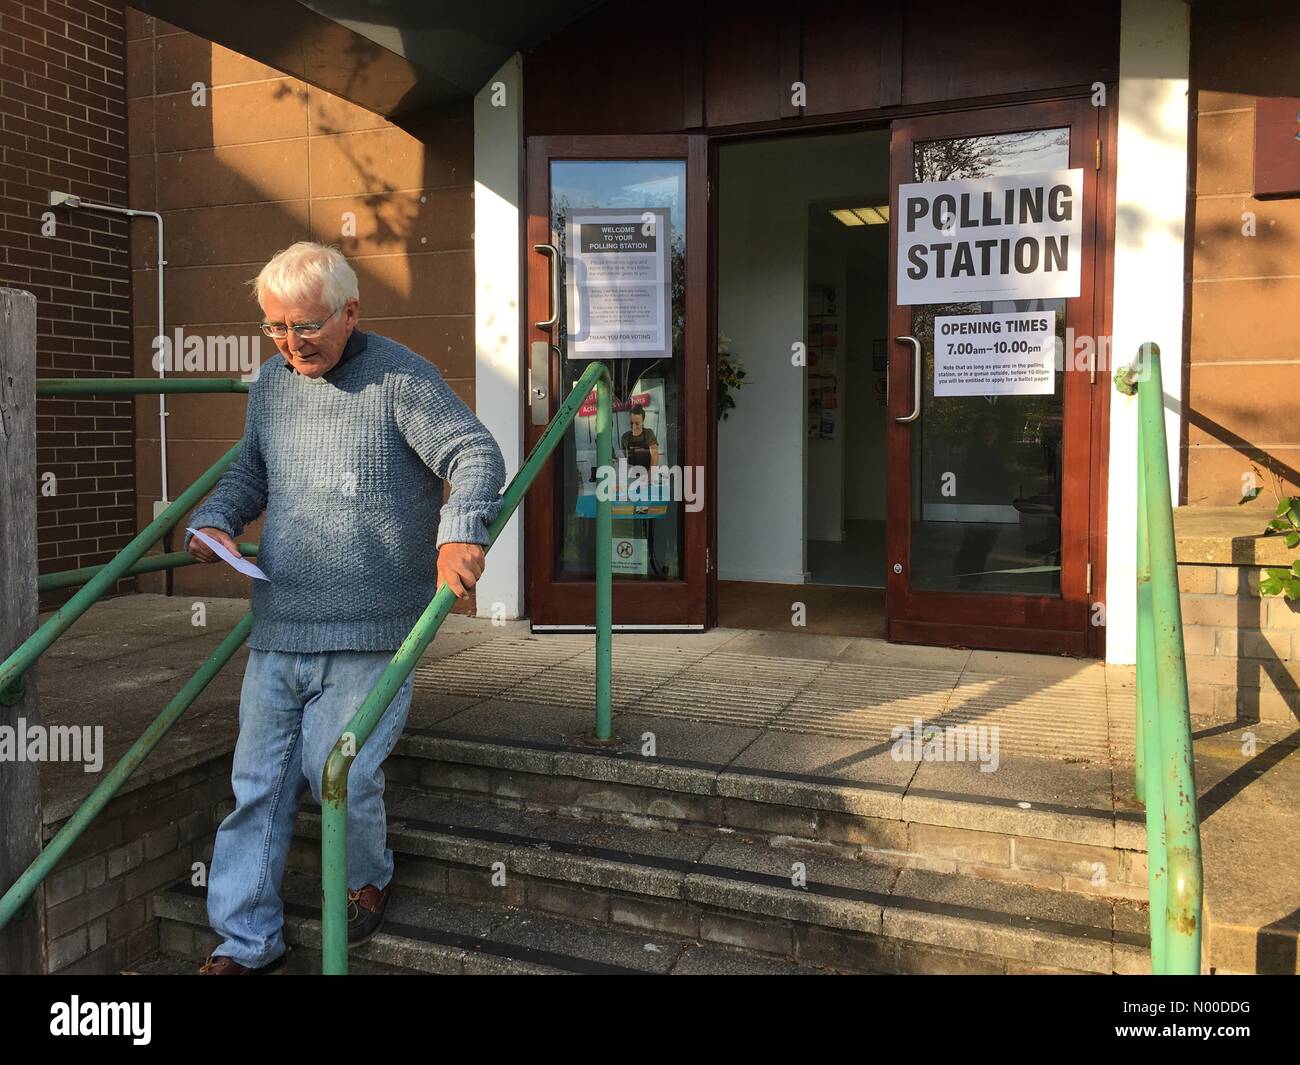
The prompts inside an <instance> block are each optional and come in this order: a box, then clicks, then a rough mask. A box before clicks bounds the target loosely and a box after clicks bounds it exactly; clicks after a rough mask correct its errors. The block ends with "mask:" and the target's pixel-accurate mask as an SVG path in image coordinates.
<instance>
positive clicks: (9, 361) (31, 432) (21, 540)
mask: <svg viewBox="0 0 1300 1065" xmlns="http://www.w3.org/2000/svg"><path fill="white" fill-rule="evenodd" d="M36 481H37V470H36V297H35V296H33V295H32V294H31V293H30V292H23V291H20V290H18V289H11V288H0V661H3V660H4V659H5V658H7V657H9V655H10V654H12V653H13V651H14V650H15V648H17V647H18V645H19V644H20V643H22V642H23V640H25V639H27V637H28V636H30V635H31V634H32V633H33V632H34V631H35V630H36V620H37V596H36ZM34 673H35V670H30V671H29V672H28V674H27V677H26V678H25V685H24V688H25V690H24V694H23V696H22V698H20V699H19V700H18V701H17V702H16V703H12V704H9V703H8V701H7V700H6V699H4V698H3V697H0V727H5V728H7V729H8V728H12V729H15V731H16V732H17V725H18V720H19V718H22V719H23V720H24V721H25V722H26V724H27V726H28V728H30V727H31V726H33V725H37V726H39V725H40V723H41V718H40V711H39V709H38V707H37V704H36V684H35V677H34ZM2 694H3V693H0V696H2ZM40 850H41V765H40V763H39V762H28V761H21V762H20V761H17V760H10V759H6V760H4V761H0V891H4V890H6V889H8V887H9V886H10V885H11V884H12V883H13V882H14V881H15V880H17V879H18V876H19V874H21V873H22V871H23V870H24V869H26V868H27V866H28V865H30V864H31V862H32V860H33V859H34V858H35V857H36V856H37V855H38V854H39V853H40ZM47 969H48V956H47V953H46V948H45V888H44V886H43V885H42V886H41V887H40V888H39V889H38V890H37V892H36V893H35V895H33V897H32V901H31V906H30V908H29V909H28V910H27V911H26V912H25V913H24V914H20V915H19V916H18V917H15V918H14V920H12V921H11V922H10V923H9V926H8V927H7V928H4V929H2V930H0V974H8V973H43V972H46V971H47Z"/></svg>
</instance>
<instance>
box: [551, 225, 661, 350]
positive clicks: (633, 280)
mask: <svg viewBox="0 0 1300 1065" xmlns="http://www.w3.org/2000/svg"><path fill="white" fill-rule="evenodd" d="M671 234H672V230H671V228H670V218H669V211H668V209H667V208H666V207H644V208H641V207H638V208H609V207H606V208H588V209H586V210H576V211H571V212H569V217H568V220H567V223H566V230H565V241H566V250H567V254H566V262H565V265H566V268H567V269H566V274H565V276H566V278H567V282H566V284H565V290H566V292H565V295H566V298H567V301H568V302H567V309H568V334H567V338H566V339H567V341H568V352H567V354H568V357H569V358H571V359H596V358H669V357H671V355H672V337H671V335H670V333H669V330H668V323H669V287H670V286H669V282H670V280H671V277H672V275H671V265H670V263H669V258H668V248H669V244H670V239H671Z"/></svg>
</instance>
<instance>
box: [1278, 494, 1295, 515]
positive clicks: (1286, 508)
mask: <svg viewBox="0 0 1300 1065" xmlns="http://www.w3.org/2000/svg"><path fill="white" fill-rule="evenodd" d="M1294 505H1295V500H1294V499H1292V498H1291V497H1290V496H1288V497H1287V498H1286V499H1284V500H1282V502H1280V503H1279V504H1278V505H1277V516H1278V517H1279V518H1285V517H1286V516H1287V515H1288V514H1289V513H1291V508H1292V507H1293V506H1294Z"/></svg>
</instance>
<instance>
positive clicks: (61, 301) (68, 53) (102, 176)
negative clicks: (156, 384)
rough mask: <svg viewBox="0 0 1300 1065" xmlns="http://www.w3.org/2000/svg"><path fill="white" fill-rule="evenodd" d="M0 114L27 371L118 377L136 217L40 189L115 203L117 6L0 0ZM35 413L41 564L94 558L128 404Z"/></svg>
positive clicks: (112, 510) (58, 403)
mask: <svg viewBox="0 0 1300 1065" xmlns="http://www.w3.org/2000/svg"><path fill="white" fill-rule="evenodd" d="M0 123H2V124H0V285H5V286H8V287H12V288H21V289H26V290H27V291H29V292H32V293H34V294H35V296H36V299H37V356H36V365H37V376H38V377H103V376H109V375H120V376H130V374H131V262H130V242H129V230H128V226H129V225H137V226H147V225H148V224H149V223H148V222H147V221H137V222H134V223H131V222H128V220H127V219H125V218H116V217H111V216H106V215H102V214H94V213H91V212H89V211H85V210H79V211H70V210H68V209H67V208H51V207H49V206H48V200H47V194H48V192H49V191H50V190H51V189H53V190H57V191H61V192H71V193H73V194H75V195H78V196H82V197H85V198H86V199H88V200H92V201H94V202H97V203H104V204H111V205H114V206H118V207H125V206H127V145H126V42H125V15H124V11H123V7H122V5H121V4H120V3H116V2H114V0H108V2H106V3H98V2H96V0H64V2H59V0H23V2H18V0H0ZM45 212H52V213H53V216H54V219H55V225H56V229H55V232H54V234H53V235H49V236H47V235H43V234H42V231H41V230H42V215H43V214H44V213H45ZM36 412H37V423H36V424H37V439H36V449H37V450H36V463H37V469H36V470H35V471H33V473H34V476H35V477H36V479H37V485H38V491H39V485H40V484H41V478H42V476H43V475H45V474H50V473H52V474H53V475H54V477H55V482H54V483H55V488H56V491H55V494H53V495H43V494H42V495H38V497H37V526H38V529H39V533H38V557H39V559H40V572H42V573H48V572H53V571H56V570H63V569H72V568H75V567H77V566H89V565H95V564H97V563H102V562H106V561H108V560H109V559H110V558H111V557H112V556H113V555H114V554H115V553H116V552H117V551H118V550H120V549H121V547H122V546H123V545H124V544H125V543H126V542H127V541H128V540H129V539H130V537H131V535H132V534H133V532H134V529H135V474H134V435H135V434H134V412H133V403H132V401H131V399H130V398H123V399H116V400H114V399H100V398H86V399H75V400H74V399H42V400H40V401H38V403H37V407H36ZM127 587H129V582H123V584H122V585H120V588H121V589H122V590H125V589H126V588H127ZM70 594H71V592H64V593H60V594H57V595H54V596H49V597H45V600H43V604H49V603H54V602H58V601H61V600H63V599H66V598H67V597H68V595H70Z"/></svg>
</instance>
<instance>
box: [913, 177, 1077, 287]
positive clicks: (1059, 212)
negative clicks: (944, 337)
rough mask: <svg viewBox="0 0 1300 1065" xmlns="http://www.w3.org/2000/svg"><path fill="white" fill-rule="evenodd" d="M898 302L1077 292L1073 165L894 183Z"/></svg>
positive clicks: (1075, 187) (1075, 211)
mask: <svg viewBox="0 0 1300 1065" xmlns="http://www.w3.org/2000/svg"><path fill="white" fill-rule="evenodd" d="M897 218H898V263H897V270H898V302H899V304H901V305H904V306H915V305H917V304H926V303H955V302H962V301H967V302H969V301H972V300H980V301H987V300H1030V299H1056V298H1066V299H1069V298H1072V297H1075V296H1077V295H1079V279H1080V277H1081V275H1082V271H1081V269H1080V266H1081V261H1082V258H1083V171H1082V170H1081V169H1075V170H1050V171H1043V172H1041V173H1033V174H1009V175H1005V176H1001V177H981V178H965V179H962V180H958V181H920V182H914V183H911V184H905V185H900V186H899V187H898V215H897Z"/></svg>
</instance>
